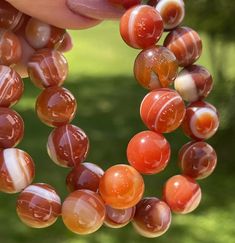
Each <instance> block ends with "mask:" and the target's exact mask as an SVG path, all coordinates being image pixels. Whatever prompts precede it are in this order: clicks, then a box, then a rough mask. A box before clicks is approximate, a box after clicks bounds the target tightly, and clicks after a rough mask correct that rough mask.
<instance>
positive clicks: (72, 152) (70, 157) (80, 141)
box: [47, 124, 89, 167]
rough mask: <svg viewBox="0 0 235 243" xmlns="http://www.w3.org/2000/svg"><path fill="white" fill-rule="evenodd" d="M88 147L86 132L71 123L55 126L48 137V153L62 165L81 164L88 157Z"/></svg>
mask: <svg viewBox="0 0 235 243" xmlns="http://www.w3.org/2000/svg"><path fill="white" fill-rule="evenodd" d="M88 149H89V140H88V137H87V135H86V134H85V132H84V131H83V130H82V129H81V128H79V127H76V126H74V125H71V124H67V125H63V126H60V127H57V128H55V129H54V130H53V131H52V132H51V134H50V135H49V138H48V143H47V151H48V154H49V156H50V158H51V159H52V160H53V161H54V162H55V163H56V164H57V165H59V166H62V167H73V166H76V165H79V164H80V163H81V162H83V161H84V160H85V159H86V156H87V153H88Z"/></svg>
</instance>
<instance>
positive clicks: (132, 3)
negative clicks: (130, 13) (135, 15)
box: [109, 0, 141, 9]
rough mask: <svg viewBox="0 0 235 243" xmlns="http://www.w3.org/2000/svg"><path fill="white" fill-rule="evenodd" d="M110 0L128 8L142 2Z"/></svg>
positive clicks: (138, 0)
mask: <svg viewBox="0 0 235 243" xmlns="http://www.w3.org/2000/svg"><path fill="white" fill-rule="evenodd" d="M109 2H111V3H113V4H117V5H121V6H123V7H124V8H126V9H128V8H130V7H133V6H134V5H138V4H140V3H141V0H109Z"/></svg>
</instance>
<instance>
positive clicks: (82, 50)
mask: <svg viewBox="0 0 235 243" xmlns="http://www.w3.org/2000/svg"><path fill="white" fill-rule="evenodd" d="M195 29H196V26H195ZM71 33H72V36H73V39H74V44H75V46H74V49H73V51H72V52H70V53H68V54H66V57H67V59H68V61H69V64H70V74H69V77H68V80H67V81H66V83H65V87H67V88H68V89H70V90H71V91H72V92H73V94H74V95H75V96H76V98H77V101H78V112H77V116H76V118H75V119H74V121H73V124H75V125H77V126H80V127H81V128H83V129H84V130H85V131H86V133H87V134H88V136H89V138H90V142H91V149H90V152H89V156H88V158H87V161H90V162H93V163H97V164H99V165H100V166H101V167H103V168H104V169H106V168H108V167H109V166H111V165H114V164H116V163H127V161H126V155H125V149H126V146H127V143H128V141H129V140H130V138H131V137H132V136H133V135H134V134H136V133H137V132H139V131H142V130H145V129H146V128H145V127H144V125H143V124H142V122H141V120H140V117H139V105H140V102H141V100H142V98H143V96H144V95H145V94H146V93H147V91H146V90H144V89H142V88H141V87H140V86H139V85H138V84H137V83H136V81H135V80H134V78H133V74H132V67H133V61H134V59H135V56H136V55H137V53H138V50H133V49H131V48H129V47H127V46H126V45H125V44H124V43H123V42H122V40H121V38H120V37H119V32H118V23H114V22H106V23H103V24H101V25H99V26H97V27H96V28H93V29H91V30H84V31H74V32H71ZM201 36H202V39H203V43H204V50H203V55H202V57H201V58H200V60H199V62H198V63H199V64H202V65H204V66H206V67H207V68H208V69H209V70H210V71H211V73H212V74H213V76H214V81H215V86H214V92H212V93H211V95H210V97H209V98H208V99H207V100H208V101H209V102H211V103H212V104H214V105H215V106H216V107H218V109H219V112H220V116H221V126H220V130H219V131H218V133H217V135H216V136H215V137H214V138H212V139H210V140H209V141H208V142H209V143H210V144H211V145H212V146H213V147H214V148H215V149H216V151H217V153H218V166H217V169H216V171H215V172H214V174H213V175H212V176H211V177H209V178H208V179H205V180H203V181H200V182H199V183H200V185H201V187H202V192H203V198H202V202H201V205H200V207H199V208H198V209H197V210H196V211H194V212H193V213H191V214H189V215H185V216H180V215H173V221H172V226H171V228H170V229H169V231H168V232H167V233H166V234H165V235H164V236H162V237H160V238H158V239H145V238H143V237H141V236H139V235H137V234H136V233H135V231H134V230H133V229H132V227H131V225H128V226H127V227H126V228H124V229H117V230H113V229H108V228H106V227H103V228H101V229H100V230H99V231H98V232H96V233H95V234H92V235H90V236H78V235H75V234H73V233H70V232H69V231H68V230H67V229H66V228H65V227H64V225H63V223H62V221H61V219H59V220H58V221H57V222H56V224H54V225H53V226H51V227H49V228H47V229H41V230H36V229H30V228H28V227H26V226H24V225H23V224H22V223H21V222H20V220H19V219H18V217H17V215H16V212H15V201H16V198H17V195H6V194H3V193H0V225H1V226H0V242H2V243H13V242H14V243H15V242H24V243H31V242H35V243H37V242H45V243H47V242H62V243H103V242H106V243H118V242H123V243H124V242H128V243H134V242H135V243H138V242H159V243H165V242H174V243H178V242H179V243H198V242H203V243H225V242H226V243H233V242H235V239H234V237H235V229H234V218H235V201H234V194H235V193H234V186H235V161H234V154H233V153H232V151H234V145H235V126H234V118H235V112H234V105H235V104H234V102H235V101H234V98H235V97H234V92H235V70H234V61H233V59H234V55H235V46H234V44H230V43H222V42H220V41H219V40H218V41H216V42H213V46H212V43H211V39H210V38H209V37H208V36H207V35H206V34H204V33H201ZM213 41H214V40H213ZM225 50H226V51H225ZM225 55H226V56H225ZM215 57H216V58H215ZM218 58H219V59H218ZM218 61H220V63H221V64H220V65H222V66H220V68H221V70H222V73H221V72H218V70H217V69H216V65H215V63H218ZM39 92H40V91H39V90H38V89H37V88H35V87H34V86H33V85H32V84H31V82H30V81H29V80H27V79H26V80H25V94H24V97H23V98H22V100H21V101H20V103H19V104H17V105H16V106H15V109H16V110H17V111H18V112H19V113H20V114H21V115H22V117H23V118H24V120H25V137H24V140H23V141H22V142H21V144H20V145H19V146H18V147H19V148H21V149H24V150H26V151H27V152H29V153H30V154H31V155H32V157H33V159H34V160H35V164H36V177H35V180H34V182H45V183H49V184H51V185H53V186H54V187H55V188H56V189H57V191H58V192H59V194H60V195H61V198H62V199H64V198H65V197H66V195H67V192H66V187H65V177H66V174H67V173H68V172H69V170H68V169H64V168H60V167H58V166H56V165H55V164H54V163H53V162H52V161H51V160H50V159H49V157H48V155H47V152H46V142H47V137H48V134H49V133H50V131H51V128H48V127H46V126H45V125H43V124H42V123H41V122H40V121H39V120H38V119H37V117H36V114H35V112H34V103H35V100H36V97H37V95H38V94H39ZM166 137H167V138H168V140H169V142H170V144H171V147H172V157H171V161H170V164H169V166H168V168H167V169H166V170H165V171H164V172H163V173H161V174H159V175H153V176H145V177H144V178H145V182H146V192H145V195H146V196H156V197H161V188H162V186H163V184H164V182H165V181H166V180H167V178H169V177H170V176H172V175H175V174H178V173H179V169H178V167H177V151H178V150H179V149H180V147H181V146H182V145H183V144H184V143H186V142H187V141H188V139H187V138H186V137H185V136H184V135H183V134H182V131H181V130H178V131H176V132H174V133H173V134H169V135H167V136H166Z"/></svg>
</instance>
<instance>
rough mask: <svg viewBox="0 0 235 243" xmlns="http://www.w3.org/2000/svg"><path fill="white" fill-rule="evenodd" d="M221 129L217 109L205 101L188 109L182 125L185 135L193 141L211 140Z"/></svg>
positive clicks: (195, 103)
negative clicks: (219, 128)
mask: <svg viewBox="0 0 235 243" xmlns="http://www.w3.org/2000/svg"><path fill="white" fill-rule="evenodd" d="M218 127H219V115H218V112H217V110H216V108H215V107H214V106H213V105H211V104H209V103H207V102H204V101H197V102H193V103H191V104H190V105H189V106H188V107H187V109H186V115H185V118H184V120H183V123H182V128H183V131H184V133H185V134H186V135H187V136H188V137H190V138H193V139H197V140H204V139H209V138H211V137H212V136H213V135H214V134H215V133H216V131H217V130H218Z"/></svg>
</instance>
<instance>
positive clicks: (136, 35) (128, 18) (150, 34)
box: [120, 5, 163, 49]
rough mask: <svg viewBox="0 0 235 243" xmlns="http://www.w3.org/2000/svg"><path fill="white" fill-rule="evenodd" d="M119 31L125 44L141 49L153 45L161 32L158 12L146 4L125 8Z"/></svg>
mask: <svg viewBox="0 0 235 243" xmlns="http://www.w3.org/2000/svg"><path fill="white" fill-rule="evenodd" d="M120 33H121V36H122V38H123V40H124V41H125V42H126V43H127V45H129V46H131V47H133V48H139V49H143V48H146V47H149V46H151V45H154V44H155V43H156V42H157V41H158V40H159V39H160V37H161V35H162V33H163V22H162V18H161V16H160V14H159V13H158V12H157V11H156V10H155V9H154V8H153V7H150V6H147V5H139V6H136V7H133V8H130V9H129V10H127V12H126V13H125V14H124V15H123V16H122V18H121V22H120Z"/></svg>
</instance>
